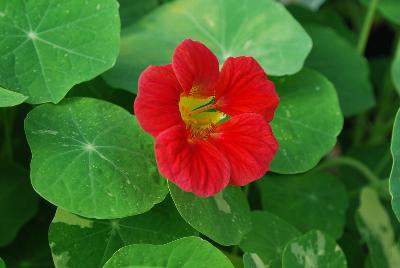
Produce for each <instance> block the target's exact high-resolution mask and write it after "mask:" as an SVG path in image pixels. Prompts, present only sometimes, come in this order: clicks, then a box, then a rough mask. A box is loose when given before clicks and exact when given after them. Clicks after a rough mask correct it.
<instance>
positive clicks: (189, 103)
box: [179, 95, 225, 139]
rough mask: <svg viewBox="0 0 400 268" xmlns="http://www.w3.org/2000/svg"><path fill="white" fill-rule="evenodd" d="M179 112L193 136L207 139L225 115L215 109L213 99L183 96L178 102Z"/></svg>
mask: <svg viewBox="0 0 400 268" xmlns="http://www.w3.org/2000/svg"><path fill="white" fill-rule="evenodd" d="M179 111H180V112H181V116H182V119H183V121H184V122H185V124H186V128H188V129H189V130H190V131H191V133H192V135H193V136H196V137H198V138H202V139H207V138H208V137H209V136H210V134H212V133H213V132H214V130H215V127H216V125H217V124H218V122H220V121H221V120H223V119H224V118H225V114H224V113H222V112H220V111H217V110H216V109H215V103H214V97H199V96H193V95H189V96H184V95H181V97H180V100H179Z"/></svg>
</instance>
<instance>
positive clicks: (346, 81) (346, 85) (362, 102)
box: [305, 24, 375, 116]
mask: <svg viewBox="0 0 400 268" xmlns="http://www.w3.org/2000/svg"><path fill="white" fill-rule="evenodd" d="M306 30H307V32H308V33H309V34H310V36H311V38H312V39H313V43H314V46H313V49H312V50H311V53H310V55H309V57H308V58H307V61H306V63H305V66H307V67H310V68H313V69H315V70H317V71H319V72H321V73H322V74H324V75H325V76H326V77H327V78H328V79H329V81H331V82H332V83H333V84H334V85H335V87H336V90H337V93H338V97H339V102H340V106H341V108H342V111H343V114H344V115H345V116H351V115H355V114H358V113H360V112H364V111H365V110H367V109H369V108H371V107H372V106H373V105H374V103H375V100H374V94H373V90H372V84H371V82H370V80H369V70H368V63H367V61H366V59H365V58H364V57H362V56H361V55H360V54H359V53H358V52H357V50H356V49H355V47H354V46H353V44H351V43H350V42H349V41H347V40H346V39H344V38H343V37H341V36H340V35H338V34H337V33H336V32H335V31H333V30H331V29H330V28H327V27H321V26H318V25H315V24H314V25H313V24H310V25H308V26H306Z"/></svg>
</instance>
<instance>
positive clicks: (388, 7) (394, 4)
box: [360, 0, 400, 25]
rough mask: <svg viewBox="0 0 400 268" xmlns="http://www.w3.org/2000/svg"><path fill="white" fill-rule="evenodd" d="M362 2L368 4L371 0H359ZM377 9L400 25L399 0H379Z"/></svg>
mask: <svg viewBox="0 0 400 268" xmlns="http://www.w3.org/2000/svg"><path fill="white" fill-rule="evenodd" d="M360 1H361V2H362V3H363V4H365V5H369V3H370V1H371V0H360ZM378 10H379V11H380V12H381V13H382V15H383V16H385V17H386V18H387V19H388V20H390V21H391V22H393V23H395V24H397V25H400V1H399V0H379V1H378Z"/></svg>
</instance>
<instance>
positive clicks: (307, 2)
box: [280, 0, 326, 11]
mask: <svg viewBox="0 0 400 268" xmlns="http://www.w3.org/2000/svg"><path fill="white" fill-rule="evenodd" d="M325 1H326V0H280V2H282V3H284V4H294V5H302V6H304V7H307V8H309V9H311V10H314V11H316V10H318V9H319V7H320V6H321V5H322V4H323V3H324V2H325Z"/></svg>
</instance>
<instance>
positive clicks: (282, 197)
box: [258, 172, 348, 238]
mask: <svg viewBox="0 0 400 268" xmlns="http://www.w3.org/2000/svg"><path fill="white" fill-rule="evenodd" d="M258 185H259V186H260V192H261V203H262V206H263V208H264V209H265V210H267V211H269V212H271V213H273V214H275V215H277V216H279V217H281V218H282V219H284V220H286V221H287V222H289V223H290V224H292V225H293V226H294V227H296V228H298V229H299V230H300V231H302V232H306V231H310V230H313V229H318V230H321V231H324V232H325V233H327V234H329V235H331V236H332V237H333V238H339V237H341V235H342V233H343V228H344V225H345V222H346V210H347V207H348V201H347V194H346V190H345V188H344V186H343V185H342V183H341V182H340V181H339V180H338V179H337V178H336V177H334V176H332V175H330V174H328V173H323V172H310V173H307V174H303V175H291V176H289V175H273V174H269V175H267V176H265V177H264V178H263V179H262V180H261V181H259V183H258Z"/></svg>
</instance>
